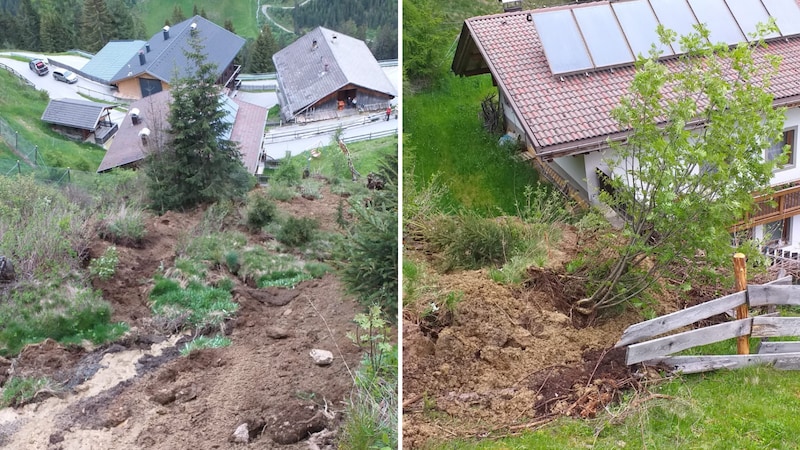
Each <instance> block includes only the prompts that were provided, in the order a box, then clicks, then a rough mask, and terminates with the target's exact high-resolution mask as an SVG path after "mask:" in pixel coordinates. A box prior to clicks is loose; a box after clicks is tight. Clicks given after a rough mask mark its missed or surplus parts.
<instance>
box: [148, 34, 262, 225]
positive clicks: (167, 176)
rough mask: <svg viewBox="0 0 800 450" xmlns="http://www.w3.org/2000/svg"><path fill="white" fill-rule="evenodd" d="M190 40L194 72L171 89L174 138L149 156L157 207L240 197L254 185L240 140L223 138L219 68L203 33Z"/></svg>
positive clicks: (151, 191) (151, 192)
mask: <svg viewBox="0 0 800 450" xmlns="http://www.w3.org/2000/svg"><path fill="white" fill-rule="evenodd" d="M189 42H190V49H189V50H188V51H186V57H187V58H188V60H189V61H190V62H191V65H190V67H192V68H193V72H192V73H190V74H189V75H188V76H186V77H184V78H180V79H178V80H177V81H176V83H175V84H174V86H173V87H172V89H171V93H172V104H171V105H170V113H169V118H168V121H169V125H170V127H169V137H170V141H169V142H168V143H167V144H166V145H164V147H163V148H160V149H153V150H152V151H150V152H149V154H148V155H147V158H146V161H145V172H146V174H147V176H148V194H149V197H150V203H151V206H152V208H153V209H154V210H156V211H157V212H164V211H166V210H169V209H183V208H190V207H193V206H195V205H198V204H201V203H205V202H211V201H217V200H223V199H233V198H241V197H242V196H244V194H245V193H246V192H247V191H248V190H249V188H250V187H251V186H252V177H251V176H250V175H249V174H248V173H247V171H246V169H245V168H244V166H243V165H242V163H241V160H240V159H239V157H240V153H239V150H238V148H237V146H236V143H235V142H232V141H230V140H227V139H223V138H222V137H221V136H223V135H224V134H225V132H226V131H228V130H229V129H230V126H231V125H230V124H229V123H227V122H226V121H225V120H224V119H225V110H224V109H223V105H222V102H223V99H222V98H221V97H220V94H221V92H220V89H219V86H217V85H216V84H215V80H216V78H217V75H216V73H217V72H216V67H215V65H214V64H212V63H209V62H207V61H206V58H205V54H204V51H203V45H202V43H201V42H200V40H199V37H194V38H192V39H191V40H190V41H189Z"/></svg>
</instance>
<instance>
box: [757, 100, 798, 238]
mask: <svg viewBox="0 0 800 450" xmlns="http://www.w3.org/2000/svg"><path fill="white" fill-rule="evenodd" d="M791 128H795V129H798V128H800V108H792V109H788V110H786V122H785V123H784V125H783V129H784V130H788V129H791ZM797 135H798V133H797V132H795V133H794V139H795V142H794V146H793V147H794V164H793V165H791V166H788V165H787V166H786V167H784V168H783V169H779V170H777V171H775V174H774V175H773V176H772V182H771V183H770V184H772V185H773V186H778V185H781V184H786V183H789V182H791V181H797V180H800V164H798V159H800V152H799V151H798V150H800V149H798V148H797V143H798V142H797V140H798V136H797ZM765 154H766V153H765ZM799 234H800V233H799Z"/></svg>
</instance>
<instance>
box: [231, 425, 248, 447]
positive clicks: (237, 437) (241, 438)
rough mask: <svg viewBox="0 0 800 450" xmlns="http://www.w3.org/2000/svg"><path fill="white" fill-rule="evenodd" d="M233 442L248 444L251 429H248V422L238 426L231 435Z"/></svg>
mask: <svg viewBox="0 0 800 450" xmlns="http://www.w3.org/2000/svg"><path fill="white" fill-rule="evenodd" d="M231 442H233V443H236V444H247V443H248V442H250V431H248V429H247V423H243V424H241V425H239V426H238V427H236V430H235V431H234V432H233V434H232V435H231Z"/></svg>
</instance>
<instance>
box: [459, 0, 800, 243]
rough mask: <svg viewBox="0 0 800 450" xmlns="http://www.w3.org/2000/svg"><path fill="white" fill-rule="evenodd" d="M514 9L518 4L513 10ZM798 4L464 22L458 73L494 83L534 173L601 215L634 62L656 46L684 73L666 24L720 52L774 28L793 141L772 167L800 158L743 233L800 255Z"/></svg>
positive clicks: (686, 4) (675, 2)
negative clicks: (699, 35)
mask: <svg viewBox="0 0 800 450" xmlns="http://www.w3.org/2000/svg"><path fill="white" fill-rule="evenodd" d="M512 3H516V2H512ZM799 4H800V0H736V1H735V0H627V1H611V2H609V1H599V2H593V3H587V4H577V5H568V6H562V7H553V8H543V9H536V10H509V11H506V12H504V13H501V14H495V15H489V16H482V17H473V18H470V19H468V20H466V21H465V22H464V25H463V28H462V31H461V36H460V38H459V41H458V46H457V48H456V51H455V55H454V57H453V63H452V70H453V71H454V72H455V73H456V74H457V75H460V76H473V75H480V74H490V75H491V77H492V80H493V82H494V84H495V85H496V86H497V89H498V92H499V100H500V105H501V106H502V108H503V114H504V119H505V130H506V131H507V132H508V134H510V135H512V136H516V137H517V138H518V139H519V140H520V142H521V143H522V144H523V147H524V151H523V152H522V153H521V155H520V156H521V157H522V159H523V160H528V161H530V162H531V163H532V164H533V165H534V166H535V167H536V168H537V169H538V171H539V172H540V174H541V175H542V176H543V177H545V178H547V179H549V180H550V181H551V182H553V184H554V185H555V186H557V187H558V188H559V189H561V190H562V191H563V192H564V193H565V194H567V195H569V196H570V197H572V198H574V199H576V200H577V201H578V202H580V203H583V204H598V203H600V200H599V193H600V191H601V189H603V186H604V182H603V180H604V178H605V177H607V176H608V174H609V173H610V172H609V170H610V169H609V167H608V164H607V161H608V160H609V159H610V157H611V156H613V155H614V153H613V150H612V149H611V147H610V145H609V142H610V141H616V142H624V140H625V138H626V134H627V133H626V131H625V130H621V129H619V127H618V124H617V122H616V120H614V118H613V117H612V115H611V111H612V109H613V108H614V107H616V106H617V105H618V104H619V103H620V99H621V98H622V97H623V96H624V95H626V94H627V93H628V89H629V86H630V84H631V82H632V80H633V78H634V74H635V67H634V62H635V60H636V58H637V56H638V55H640V54H645V55H646V54H647V53H648V51H649V50H650V48H651V45H654V44H655V45H656V47H657V49H658V50H661V52H662V53H661V55H662V57H661V63H662V64H664V65H665V66H666V67H667V68H668V69H669V70H679V68H680V67H681V66H680V65H679V64H678V62H677V58H675V57H676V56H679V55H680V54H681V53H682V50H681V48H680V45H679V44H674V45H672V46H669V47H665V46H664V45H663V44H660V43H659V40H658V36H657V34H656V28H657V26H658V25H659V24H661V25H664V26H665V27H666V28H668V29H671V30H674V31H676V32H677V33H678V34H679V35H684V34H687V33H689V32H692V31H693V26H694V25H696V24H698V23H703V24H705V25H706V27H707V28H708V30H709V33H710V35H709V39H710V40H711V42H713V43H716V42H723V43H725V44H728V45H736V44H737V43H740V42H747V41H748V39H750V38H749V34H750V33H752V32H754V31H755V28H756V24H757V23H759V22H761V23H766V22H767V21H768V20H769V19H770V18H774V19H775V22H776V25H777V27H778V29H779V32H777V33H773V34H772V35H770V36H768V38H767V39H766V42H767V45H766V46H765V47H763V48H761V47H759V48H756V49H755V50H754V54H755V56H756V58H763V57H764V56H765V55H767V54H771V55H776V56H778V57H780V58H782V62H781V64H780V68H779V72H778V74H777V75H776V76H775V77H774V78H773V79H772V85H771V87H770V92H771V93H772V94H773V98H774V105H775V106H776V107H786V108H787V110H786V115H785V116H786V117H785V124H784V139H783V141H781V142H776V143H775V144H774V145H773V146H772V147H771V148H769V149H767V150H766V151H765V154H764V158H768V159H772V158H776V157H778V156H779V155H780V154H781V150H782V148H783V146H784V145H785V144H788V145H789V146H790V149H791V150H790V158H789V161H788V163H787V164H785V165H784V166H782V167H780V168H779V169H777V170H776V171H775V172H774V173H773V175H772V182H771V183H772V185H773V187H774V189H775V191H776V192H775V194H774V196H773V198H774V200H775V204H772V203H770V202H769V201H768V200H766V199H763V200H762V199H761V198H760V197H756V200H757V202H758V204H759V208H758V212H757V213H755V214H754V215H753V216H752V217H750V218H749V220H748V221H747V222H746V224H745V225H744V226H745V227H749V228H750V229H752V230H753V232H752V235H753V236H754V237H755V238H757V239H761V238H764V239H765V240H766V241H768V242H771V244H772V247H771V248H776V247H777V248H779V249H788V250H789V251H790V254H794V255H800V165H798V160H797V158H798V156H797V152H796V149H797V130H798V127H800V83H798V82H797V74H798V73H800V58H798V57H797V55H798V54H800V6H799Z"/></svg>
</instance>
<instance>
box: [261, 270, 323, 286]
mask: <svg viewBox="0 0 800 450" xmlns="http://www.w3.org/2000/svg"><path fill="white" fill-rule="evenodd" d="M311 278H312V276H311V275H310V274H308V273H305V272H303V271H301V270H297V269H289V270H277V271H275V272H270V273H267V274H264V275H262V276H261V277H259V279H258V282H257V283H256V285H257V286H258V287H259V288H265V287H284V288H289V289H293V288H294V287H295V286H297V285H298V284H299V283H300V282H301V281H306V280H310V279H311Z"/></svg>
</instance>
